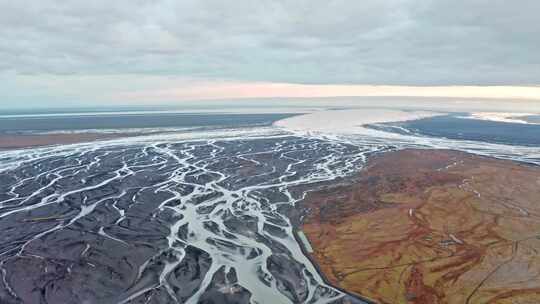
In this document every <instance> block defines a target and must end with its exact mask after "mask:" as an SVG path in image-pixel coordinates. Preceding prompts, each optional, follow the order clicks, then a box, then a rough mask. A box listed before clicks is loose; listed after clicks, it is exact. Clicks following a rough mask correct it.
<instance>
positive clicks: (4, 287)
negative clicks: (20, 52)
mask: <svg viewBox="0 0 540 304" xmlns="http://www.w3.org/2000/svg"><path fill="white" fill-rule="evenodd" d="M371 150H372V149H371ZM368 151H370V150H362V149H360V148H358V147H355V146H351V145H348V144H343V143H336V142H327V141H323V140H318V139H306V138H297V137H284V136H278V137H275V138H272V137H270V138H251V139H250V138H246V139H245V140H233V141H225V140H204V141H194V142H180V143H157V142H149V143H148V144H129V145H125V146H118V145H114V146H112V145H111V146H108V145H107V143H96V144H95V145H94V146H93V147H88V148H84V149H82V148H81V149H76V150H75V149H73V150H72V149H71V148H69V147H67V148H66V149H65V150H58V151H56V152H55V154H52V155H51V154H47V153H46V152H38V151H32V150H28V151H21V153H16V154H13V155H12V154H6V155H7V156H3V157H4V158H2V162H3V164H12V166H11V167H9V169H4V171H0V231H1V233H0V271H1V279H0V303H2V304H4V303H7V304H12V303H13V304H15V303H17V304H18V303H100V304H101V303H105V304H106V303H176V302H177V303H184V302H185V303H248V302H249V301H253V302H255V301H257V302H259V303H270V304H278V303H311V302H317V300H319V299H325V300H326V301H327V302H330V303H362V302H361V301H360V300H357V299H355V298H352V297H350V296H346V295H344V294H343V293H341V292H340V291H338V290H335V289H333V288H331V287H329V286H327V285H326V284H325V283H324V282H323V280H322V279H321V278H320V277H319V276H318V273H317V271H316V270H315V268H313V265H312V264H311V263H310V261H309V260H308V259H307V258H306V257H305V256H304V255H303V254H302V252H301V249H300V246H299V245H298V244H297V243H296V241H295V239H294V236H293V233H292V227H291V224H290V222H289V219H288V218H287V217H286V216H285V215H284V214H283V213H281V212H280V211H279V210H281V209H282V207H283V206H289V205H290V204H291V203H293V202H294V201H296V200H298V199H300V198H301V197H302V191H299V190H298V189H300V188H299V186H300V185H305V186H304V188H305V189H310V188H311V187H310V186H309V185H310V184H311V183H315V184H316V183H321V182H324V181H328V180H330V179H333V178H335V177H339V176H344V175H346V174H347V173H350V172H352V171H353V170H355V168H357V166H358V165H359V164H360V163H361V162H362V160H363V158H362V157H363V155H364V154H365V153H367V152H368ZM0 168H2V167H0ZM4 168H5V167H4ZM293 187H296V190H295V191H292V192H291V191H289V189H291V188H293Z"/></svg>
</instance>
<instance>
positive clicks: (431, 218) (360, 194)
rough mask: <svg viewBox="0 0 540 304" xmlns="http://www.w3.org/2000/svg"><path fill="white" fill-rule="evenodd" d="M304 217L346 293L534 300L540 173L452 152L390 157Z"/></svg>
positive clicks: (315, 198)
mask: <svg viewBox="0 0 540 304" xmlns="http://www.w3.org/2000/svg"><path fill="white" fill-rule="evenodd" d="M300 208H301V209H302V210H303V211H304V212H305V214H304V215H303V219H302V223H301V224H300V225H301V227H300V228H301V229H302V231H303V233H305V235H306V236H307V238H308V239H309V242H310V243H311V246H312V247H313V252H312V253H310V255H311V258H312V259H313V260H314V262H315V263H316V264H317V265H318V266H319V268H320V270H321V272H322V273H323V274H324V275H325V276H326V278H327V280H328V281H329V282H330V283H332V284H334V285H335V286H337V287H339V288H342V289H344V290H346V291H348V292H350V293H353V294H357V295H360V296H362V297H367V298H369V299H372V300H374V301H375V302H379V303H426V304H427V303H536V301H535V299H536V300H538V299H540V255H539V251H540V168H539V167H534V166H528V165H525V164H522V163H517V162H512V161H507V160H500V159H494V158H488V157H481V156H477V155H472V154H467V153H463V152H457V151H449V150H413V149H409V150H402V151H396V152H388V153H383V154H377V155H375V156H373V157H372V158H371V159H370V160H369V162H368V164H367V165H366V167H365V168H364V169H363V170H362V171H361V172H360V173H359V174H358V175H357V176H356V177H354V180H353V181H352V182H347V183H345V184H344V183H341V184H337V185H334V186H332V187H330V188H325V189H324V190H321V191H315V192H311V193H310V194H309V195H308V196H307V197H306V199H305V200H304V201H303V202H302V203H301V205H300ZM531 301H532V302H531Z"/></svg>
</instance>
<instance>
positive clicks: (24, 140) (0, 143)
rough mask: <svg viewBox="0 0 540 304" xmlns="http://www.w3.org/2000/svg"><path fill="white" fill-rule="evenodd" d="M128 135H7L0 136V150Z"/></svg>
mask: <svg viewBox="0 0 540 304" xmlns="http://www.w3.org/2000/svg"><path fill="white" fill-rule="evenodd" d="M125 136H127V135H126V134H119V133H115V134H103V133H74V134H64V133H55V134H35V135H34V134H33V135H6V134H0V150H8V149H19V148H30V147H38V146H51V145H61V144H75V143H82V142H89V141H95V140H104V139H113V138H120V137H125Z"/></svg>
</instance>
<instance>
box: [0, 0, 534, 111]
mask: <svg viewBox="0 0 540 304" xmlns="http://www.w3.org/2000/svg"><path fill="white" fill-rule="evenodd" d="M538 12H540V1H538V0H517V1H508V0H386V1H381V0H362V1H352V0H348V1H336V0H296V1H290V0H287V1H285V0H272V1H266V0H242V1H223V0H181V1H177V0H116V1H109V0H107V1H104V0H93V1H69V0H57V1H54V0H40V1H29V0H18V1H12V0H0V83H1V85H0V108H10V107H49V106H50V107H53V106H78V105H86V106H87V105H96V106H101V105H130V104H138V105H139V104H148V105H152V104H168V103H181V102H183V101H197V100H212V99H227V98H257V97H266V98H268V97H325V96H424V97H426V96H427V97H429V96H433V97H473V98H476V97H486V98H493V99H508V98H513V99H533V100H539V101H540V22H538Z"/></svg>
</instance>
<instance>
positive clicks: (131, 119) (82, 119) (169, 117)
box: [0, 110, 297, 134]
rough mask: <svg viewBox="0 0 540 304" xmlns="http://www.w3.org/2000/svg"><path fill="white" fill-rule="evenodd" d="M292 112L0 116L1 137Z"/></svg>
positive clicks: (165, 126) (168, 127) (238, 123)
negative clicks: (3, 135)
mask: <svg viewBox="0 0 540 304" xmlns="http://www.w3.org/2000/svg"><path fill="white" fill-rule="evenodd" d="M293 115H297V114H291V113H220V112H180V113H179V112H175V111H170V112H169V111H140V110H130V111H108V112H106V111H90V110H89V111H80V110H79V111H63V112H52V111H47V112H37V113H36V112H23V113H20V112H5V113H0V134H43V133H58V132H98V133H99V132H138V133H148V132H157V131H174V130H176V129H178V130H185V129H201V128H212V129H215V128H236V127H249V126H267V125H271V124H272V123H273V122H274V121H276V120H279V119H283V118H287V117H290V116H293Z"/></svg>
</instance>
